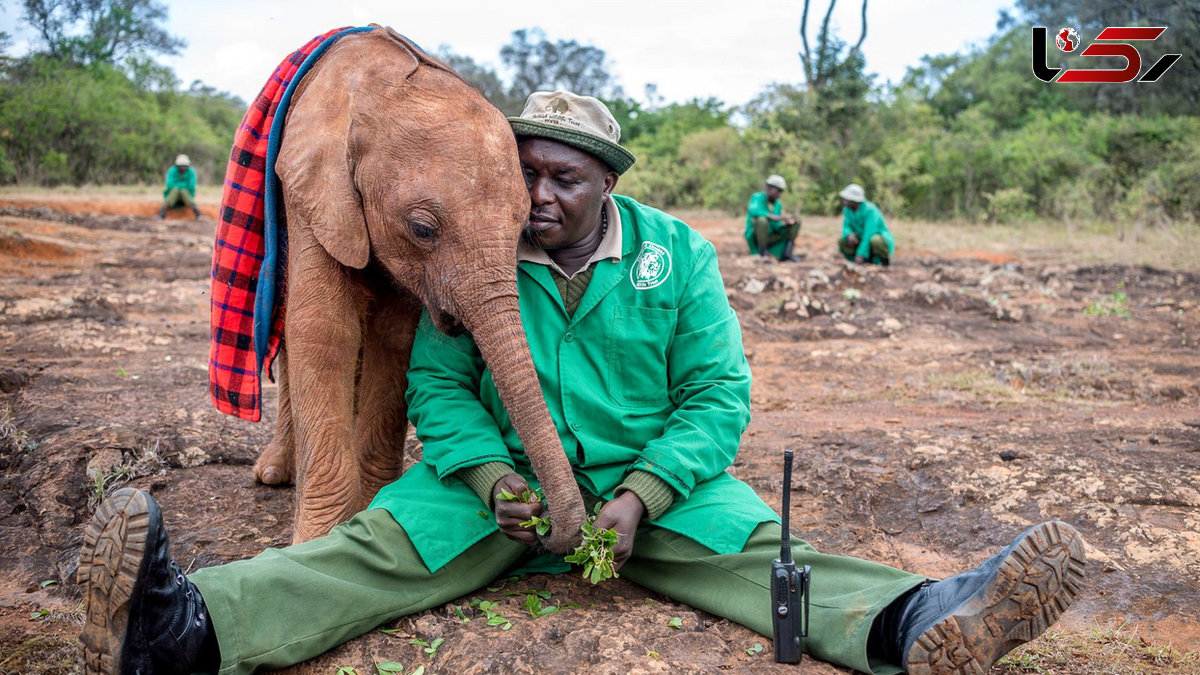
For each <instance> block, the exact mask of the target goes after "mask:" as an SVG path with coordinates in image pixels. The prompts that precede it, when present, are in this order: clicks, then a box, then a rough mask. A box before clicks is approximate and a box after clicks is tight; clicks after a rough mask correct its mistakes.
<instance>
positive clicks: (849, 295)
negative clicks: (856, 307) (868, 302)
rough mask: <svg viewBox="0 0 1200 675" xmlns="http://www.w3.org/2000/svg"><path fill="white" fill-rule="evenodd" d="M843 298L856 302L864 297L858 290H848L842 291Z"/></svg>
mask: <svg viewBox="0 0 1200 675" xmlns="http://www.w3.org/2000/svg"><path fill="white" fill-rule="evenodd" d="M842 297H843V298H845V299H846V300H849V301H850V302H854V301H855V300H857V299H859V298H861V297H862V291H860V290H858V289H857V288H847V289H845V290H844V291H842Z"/></svg>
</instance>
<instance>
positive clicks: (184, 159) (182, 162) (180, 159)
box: [175, 155, 192, 166]
mask: <svg viewBox="0 0 1200 675" xmlns="http://www.w3.org/2000/svg"><path fill="white" fill-rule="evenodd" d="M175 165H176V166H191V165H192V160H190V159H188V156H187V155H179V156H177V157H176V158H175Z"/></svg>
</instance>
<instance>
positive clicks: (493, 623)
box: [487, 614, 508, 626]
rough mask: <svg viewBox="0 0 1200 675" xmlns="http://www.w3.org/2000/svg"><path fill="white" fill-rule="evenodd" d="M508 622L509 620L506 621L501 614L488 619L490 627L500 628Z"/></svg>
mask: <svg viewBox="0 0 1200 675" xmlns="http://www.w3.org/2000/svg"><path fill="white" fill-rule="evenodd" d="M507 621H508V619H506V618H504V617H503V616H500V615H499V614H497V615H495V616H493V617H491V618H490V619H488V621H487V625H489V626H499V625H500V624H502V623H505V622H507Z"/></svg>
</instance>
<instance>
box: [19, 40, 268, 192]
mask: <svg viewBox="0 0 1200 675" xmlns="http://www.w3.org/2000/svg"><path fill="white" fill-rule="evenodd" d="M244 110H245V106H244V104H242V102H241V101H239V100H237V99H234V98H231V97H229V96H226V95H222V94H219V93H217V92H213V91H212V90H204V89H202V90H199V91H189V92H175V91H170V90H168V91H151V90H147V89H145V88H140V87H139V86H137V85H135V84H134V82H133V81H131V80H130V78H129V77H128V76H127V75H126V74H125V73H123V72H122V71H121V70H119V69H117V68H116V67H114V66H111V65H109V64H104V63H96V64H91V65H88V66H80V65H76V64H71V63H68V62H65V61H61V60H58V59H54V58H51V57H48V56H44V55H42V56H32V57H28V58H26V59H21V60H18V61H16V62H13V63H10V64H8V65H7V66H6V67H5V68H4V69H3V70H0V183H14V182H21V183H36V184H42V185H50V186H54V185H60V184H73V185H81V184H84V183H137V182H143V183H144V182H150V183H157V182H159V181H161V180H162V175H163V172H164V171H165V170H166V169H167V167H169V166H170V165H171V162H172V161H173V160H174V158H175V155H177V154H179V153H181V152H182V153H186V154H188V155H189V156H190V157H191V159H192V164H193V166H194V167H195V168H196V171H197V174H199V177H200V180H201V181H219V180H220V178H221V176H222V175H223V174H224V170H225V162H226V161H227V160H228V157H229V148H230V146H231V145H232V143H233V134H234V131H235V130H236V128H237V124H238V122H239V121H240V120H241V116H242V113H243V112H244Z"/></svg>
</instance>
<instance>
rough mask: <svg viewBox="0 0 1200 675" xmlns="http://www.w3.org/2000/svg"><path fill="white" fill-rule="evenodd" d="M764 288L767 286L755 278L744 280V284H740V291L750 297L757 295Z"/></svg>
mask: <svg viewBox="0 0 1200 675" xmlns="http://www.w3.org/2000/svg"><path fill="white" fill-rule="evenodd" d="M766 288H767V284H766V283H764V282H763V280H762V279H757V278H755V277H750V278H749V279H747V280H746V283H744V284H742V291H744V292H746V293H749V294H751V295H758V294H759V293H762V292H763V291H764V290H766Z"/></svg>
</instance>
